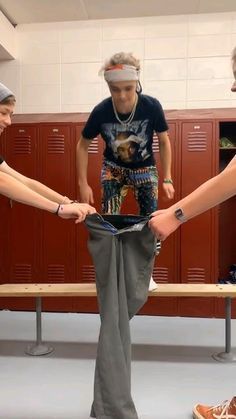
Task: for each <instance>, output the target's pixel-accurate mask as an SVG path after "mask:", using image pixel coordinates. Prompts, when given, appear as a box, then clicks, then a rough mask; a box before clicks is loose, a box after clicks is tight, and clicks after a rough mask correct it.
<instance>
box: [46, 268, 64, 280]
mask: <svg viewBox="0 0 236 419" xmlns="http://www.w3.org/2000/svg"><path fill="white" fill-rule="evenodd" d="M48 281H49V282H65V266H64V265H48Z"/></svg>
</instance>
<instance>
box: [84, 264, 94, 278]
mask: <svg viewBox="0 0 236 419" xmlns="http://www.w3.org/2000/svg"><path fill="white" fill-rule="evenodd" d="M82 281H83V282H94V281H95V269H94V266H93V265H83V266H82Z"/></svg>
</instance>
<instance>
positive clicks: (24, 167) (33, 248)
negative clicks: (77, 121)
mask: <svg viewBox="0 0 236 419" xmlns="http://www.w3.org/2000/svg"><path fill="white" fill-rule="evenodd" d="M37 138H38V132H37V128H36V127H34V126H31V125H14V126H11V127H9V128H8V130H7V138H6V147H5V158H6V161H7V163H8V164H9V166H11V167H13V168H14V169H16V170H17V171H19V172H21V173H22V174H24V175H26V176H27V177H34V178H35V177H37V168H38V160H37V151H36V150H37ZM1 200H2V201H3V207H2V208H1V211H4V214H3V219H4V225H5V226H6V227H5V228H7V238H6V241H5V256H4V261H5V272H4V278H3V282H11V283H18V282H22V283H23V282H29V283H30V282H35V281H37V280H38V278H39V277H38V272H39V261H38V252H37V245H38V243H37V225H38V217H39V211H38V210H37V209H34V208H32V207H30V206H25V205H22V204H19V203H16V202H14V201H12V200H9V199H7V198H1ZM5 307H6V308H14V309H16V310H17V309H29V308H32V307H33V304H32V301H31V300H28V299H2V302H1V308H5Z"/></svg>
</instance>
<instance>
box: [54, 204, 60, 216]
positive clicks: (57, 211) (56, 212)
mask: <svg viewBox="0 0 236 419" xmlns="http://www.w3.org/2000/svg"><path fill="white" fill-rule="evenodd" d="M61 205H62V204H59V205H58V207H57V210H56V211H55V214H56V215H58V213H59V210H60V208H61Z"/></svg>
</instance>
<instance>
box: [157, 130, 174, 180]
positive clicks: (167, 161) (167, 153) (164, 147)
mask: <svg viewBox="0 0 236 419" xmlns="http://www.w3.org/2000/svg"><path fill="white" fill-rule="evenodd" d="M159 147H160V159H161V167H162V173H163V178H164V179H171V146H170V141H169V138H167V139H166V140H165V141H163V142H162V141H160V144H159Z"/></svg>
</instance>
